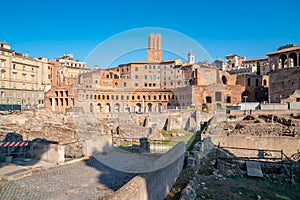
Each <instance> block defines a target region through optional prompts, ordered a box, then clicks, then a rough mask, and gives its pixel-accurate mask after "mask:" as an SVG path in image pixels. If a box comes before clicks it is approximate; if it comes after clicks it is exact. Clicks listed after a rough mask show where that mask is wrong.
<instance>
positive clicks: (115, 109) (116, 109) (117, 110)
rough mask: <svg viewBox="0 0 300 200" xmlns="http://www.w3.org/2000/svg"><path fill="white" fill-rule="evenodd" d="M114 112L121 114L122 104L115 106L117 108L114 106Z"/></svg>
mask: <svg viewBox="0 0 300 200" xmlns="http://www.w3.org/2000/svg"><path fill="white" fill-rule="evenodd" d="M114 112H116V113H118V112H120V104H119V103H116V104H115V106H114Z"/></svg>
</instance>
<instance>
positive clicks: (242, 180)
mask: <svg viewBox="0 0 300 200" xmlns="http://www.w3.org/2000/svg"><path fill="white" fill-rule="evenodd" d="M213 154H214V153H212V154H211V155H213ZM215 165H216V163H215V159H214V158H213V156H210V155H207V156H206V157H205V158H202V159H201V163H200V165H199V167H198V168H197V169H195V168H191V167H190V166H187V165H185V167H184V169H183V170H182V172H181V175H180V177H179V178H178V179H177V182H176V183H175V185H174V186H173V188H172V190H171V192H170V193H169V195H168V196H167V198H166V200H175V199H180V195H181V193H182V190H183V189H184V187H186V185H187V184H188V183H190V184H191V182H192V185H194V186H193V188H194V189H195V192H196V199H220V200H227V199H228V200H231V199H237V200H239V199H240V200H247V199H249V200H250V199H251V200H253V199H257V200H259V199H262V200H263V199H269V200H273V199H279V200H280V199H282V200H299V199H300V167H299V162H298V164H297V163H295V164H294V165H293V170H294V181H295V183H294V184H291V183H289V182H287V181H282V180H272V179H271V178H270V176H264V177H263V178H256V177H248V176H247V175H245V174H237V173H234V172H233V170H229V171H228V170H227V171H226V170H224V169H220V167H217V168H216V167H215ZM186 199H187V198H186ZM191 199H193V198H191Z"/></svg>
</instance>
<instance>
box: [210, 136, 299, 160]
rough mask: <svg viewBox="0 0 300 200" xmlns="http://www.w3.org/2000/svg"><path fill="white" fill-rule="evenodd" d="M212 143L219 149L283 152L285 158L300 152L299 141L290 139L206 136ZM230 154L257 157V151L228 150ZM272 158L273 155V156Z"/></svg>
mask: <svg viewBox="0 0 300 200" xmlns="http://www.w3.org/2000/svg"><path fill="white" fill-rule="evenodd" d="M208 137H209V138H210V139H211V141H212V143H213V144H215V145H218V144H219V143H220V145H221V147H222V146H223V147H239V148H251V149H262V150H263V149H265V150H268V149H269V150H283V152H284V153H285V154H286V155H287V156H291V155H293V154H294V153H297V152H299V151H300V139H299V138H291V137H283V136H282V137H258V136H221V135H210V136H208ZM229 151H231V152H232V153H237V154H239V155H241V154H244V155H242V156H246V155H245V154H247V155H248V156H257V154H258V152H257V151H245V150H242V151H241V150H230V149H229ZM273 156H274V155H273Z"/></svg>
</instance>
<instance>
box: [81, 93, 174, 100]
mask: <svg viewBox="0 0 300 200" xmlns="http://www.w3.org/2000/svg"><path fill="white" fill-rule="evenodd" d="M81 99H82V100H117V101H118V100H121V101H123V100H127V101H140V100H145V101H157V100H158V101H169V100H178V97H177V95H174V94H157V95H156V94H148V95H139V94H132V95H117V94H116V95H114V94H82V95H81Z"/></svg>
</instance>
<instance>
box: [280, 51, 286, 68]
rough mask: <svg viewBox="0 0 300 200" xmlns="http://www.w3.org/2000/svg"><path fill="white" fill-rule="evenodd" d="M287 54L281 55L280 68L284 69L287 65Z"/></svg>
mask: <svg viewBox="0 0 300 200" xmlns="http://www.w3.org/2000/svg"><path fill="white" fill-rule="evenodd" d="M286 61H287V56H286V55H285V54H282V55H280V56H279V69H283V68H286V67H287V62H286Z"/></svg>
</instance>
